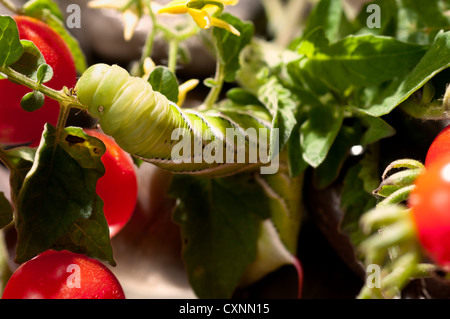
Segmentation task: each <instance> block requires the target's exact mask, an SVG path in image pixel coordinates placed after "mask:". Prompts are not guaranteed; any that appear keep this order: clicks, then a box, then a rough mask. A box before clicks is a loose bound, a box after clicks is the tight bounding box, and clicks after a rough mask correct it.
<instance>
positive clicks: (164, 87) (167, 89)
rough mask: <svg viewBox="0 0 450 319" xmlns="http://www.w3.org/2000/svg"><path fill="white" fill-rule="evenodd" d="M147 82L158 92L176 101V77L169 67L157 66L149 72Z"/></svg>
mask: <svg viewBox="0 0 450 319" xmlns="http://www.w3.org/2000/svg"><path fill="white" fill-rule="evenodd" d="M148 82H149V83H150V84H151V86H152V87H153V90H155V91H158V92H160V93H161V94H163V95H164V96H165V97H167V98H168V99H169V100H170V101H172V102H174V103H177V102H178V79H177V77H176V76H175V74H173V73H172V71H170V70H169V68H167V67H165V66H157V67H156V68H154V69H153V71H152V72H151V73H150V76H149V78H148Z"/></svg>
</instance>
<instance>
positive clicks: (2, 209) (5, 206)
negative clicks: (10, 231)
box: [0, 192, 13, 229]
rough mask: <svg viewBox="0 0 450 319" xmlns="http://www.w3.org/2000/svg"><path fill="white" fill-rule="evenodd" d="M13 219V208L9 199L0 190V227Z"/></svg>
mask: <svg viewBox="0 0 450 319" xmlns="http://www.w3.org/2000/svg"><path fill="white" fill-rule="evenodd" d="M12 221H13V210H12V207H11V204H10V203H9V200H8V199H7V198H6V196H5V194H4V193H3V192H0V229H2V228H3V227H6V226H8V225H9V224H10V223H11V222H12Z"/></svg>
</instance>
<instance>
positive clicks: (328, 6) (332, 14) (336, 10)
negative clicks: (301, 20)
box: [303, 0, 344, 41]
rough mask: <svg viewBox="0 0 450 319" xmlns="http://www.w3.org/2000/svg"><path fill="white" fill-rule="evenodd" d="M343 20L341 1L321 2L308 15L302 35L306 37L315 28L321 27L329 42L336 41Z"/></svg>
mask: <svg viewBox="0 0 450 319" xmlns="http://www.w3.org/2000/svg"><path fill="white" fill-rule="evenodd" d="M343 18H344V11H343V6H342V1H341V0H321V1H319V3H317V4H316V5H315V6H314V8H313V9H312V11H311V13H310V14H309V16H308V21H307V23H306V27H305V30H304V31H303V34H305V35H307V34H308V33H310V32H311V31H313V30H314V29H316V28H317V27H322V28H323V29H324V32H325V35H326V37H327V38H328V39H329V40H331V41H334V40H337V39H338V37H339V30H340V27H341V20H342V19H343Z"/></svg>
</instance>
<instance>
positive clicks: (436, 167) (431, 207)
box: [408, 154, 450, 270]
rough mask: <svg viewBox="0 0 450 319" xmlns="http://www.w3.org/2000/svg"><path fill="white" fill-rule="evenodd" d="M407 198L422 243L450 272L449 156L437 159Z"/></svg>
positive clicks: (420, 177)
mask: <svg viewBox="0 0 450 319" xmlns="http://www.w3.org/2000/svg"><path fill="white" fill-rule="evenodd" d="M415 185H416V187H415V189H414V190H413V191H412V193H411V195H410V196H409V199H408V205H409V207H411V217H412V219H413V221H414V224H415V226H416V230H417V234H418V238H419V241H420V243H421V244H422V246H423V247H424V248H425V250H426V251H427V252H428V254H429V256H430V257H431V258H432V259H433V260H434V261H435V262H436V263H438V264H439V265H441V266H442V267H444V268H447V269H448V270H450V154H447V155H446V156H440V157H439V158H437V159H435V160H434V161H433V162H432V163H430V165H429V166H428V167H427V168H426V170H424V171H423V172H422V174H421V175H420V176H419V177H418V178H417V180H416V181H415Z"/></svg>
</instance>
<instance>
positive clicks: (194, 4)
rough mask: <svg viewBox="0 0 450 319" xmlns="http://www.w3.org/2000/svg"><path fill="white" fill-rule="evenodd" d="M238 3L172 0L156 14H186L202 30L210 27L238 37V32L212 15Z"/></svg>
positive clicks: (231, 1) (235, 0)
mask: <svg viewBox="0 0 450 319" xmlns="http://www.w3.org/2000/svg"><path fill="white" fill-rule="evenodd" d="M238 2H239V0H212V1H202V0H174V1H171V2H169V3H168V4H167V5H165V6H163V7H162V8H161V9H159V11H158V13H171V14H184V13H188V14H189V15H190V16H191V17H192V18H193V19H194V21H195V23H197V25H198V26H199V27H200V28H202V29H209V28H210V27H212V26H215V27H219V28H222V29H225V30H227V31H229V32H231V33H233V34H234V35H237V36H239V35H240V32H239V31H238V30H237V29H236V28H235V27H233V26H232V25H231V24H229V23H227V22H225V21H223V20H221V19H218V18H216V17H214V14H216V13H217V12H218V11H222V10H223V7H224V6H226V5H231V6H234V5H236V4H237V3H238Z"/></svg>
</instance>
